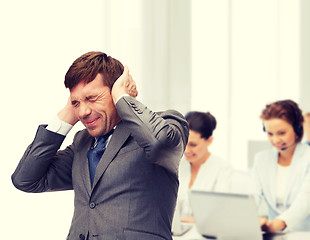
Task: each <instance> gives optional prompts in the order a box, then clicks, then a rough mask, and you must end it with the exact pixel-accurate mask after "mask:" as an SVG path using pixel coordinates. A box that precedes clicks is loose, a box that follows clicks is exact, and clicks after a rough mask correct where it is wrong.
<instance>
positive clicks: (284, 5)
mask: <svg viewBox="0 0 310 240" xmlns="http://www.w3.org/2000/svg"><path fill="white" fill-rule="evenodd" d="M192 16H193V18H192V59H193V61H192V105H191V107H192V109H199V110H201V111H210V112H211V113H212V114H214V116H215V117H216V118H217V120H218V126H217V129H216V131H215V133H214V134H215V136H214V137H215V139H214V143H213V145H212V151H213V153H214V154H217V155H220V156H221V157H223V158H224V159H226V160H227V161H229V162H231V163H232V164H233V166H234V167H236V168H239V169H246V168H247V167H248V165H247V163H248V159H247V156H248V153H247V143H248V141H249V140H253V139H254V140H260V139H266V137H265V135H264V134H263V132H262V124H261V122H260V120H259V115H260V113H261V110H262V109H263V108H264V107H265V104H267V103H269V102H271V101H274V100H279V99H283V98H292V99H293V100H295V101H298V100H299V97H300V89H299V79H300V76H299V62H300V59H299V58H300V44H299V41H300V33H299V21H300V19H299V2H298V1H294V0H285V1H279V0H260V1H257V0H234V1H227V0H218V1H204V0H197V1H192Z"/></svg>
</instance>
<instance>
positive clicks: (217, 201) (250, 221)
mask: <svg viewBox="0 0 310 240" xmlns="http://www.w3.org/2000/svg"><path fill="white" fill-rule="evenodd" d="M189 200H190V203H191V207H192V210H193V214H194V218H195V225H196V228H197V231H198V232H199V233H200V234H201V235H202V236H203V237H205V238H207V239H218V240H262V239H263V234H262V231H261V229H260V225H259V220H258V213H257V209H256V204H255V199H254V197H253V196H251V195H243V194H232V193H217V192H206V191H194V190H192V191H190V192H189Z"/></svg>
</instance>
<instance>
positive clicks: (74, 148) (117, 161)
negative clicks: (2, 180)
mask: <svg viewBox="0 0 310 240" xmlns="http://www.w3.org/2000/svg"><path fill="white" fill-rule="evenodd" d="M65 86H66V87H67V88H69V90H70V98H69V100H68V103H67V104H66V106H65V107H64V108H63V109H62V110H61V111H60V112H59V113H58V115H57V118H56V119H55V121H53V122H51V123H50V124H48V125H47V126H46V125H45V126H44V125H42V126H39V128H38V130H37V133H36V136H35V138H34V141H33V142H32V143H31V144H30V146H29V147H28V148H27V149H26V151H25V153H24V155H23V157H22V159H21V160H20V162H19V164H18V166H17V168H16V170H15V172H14V173H13V175H12V181H13V184H14V185H15V186H16V187H17V188H18V189H20V190H22V191H26V192H45V191H59V190H68V189H73V190H74V192H75V199H74V206H75V207H74V215H73V219H72V224H71V228H70V231H69V234H68V237H67V239H68V240H73V239H74V240H77V239H80V240H84V239H89V240H102V239H105V240H112V239H113V240H115V239H119V240H140V239H143V240H163V239H172V237H171V221H172V217H173V213H174V208H175V203H176V197H177V191H178V165H179V161H180V159H181V157H182V154H183V151H184V149H185V146H186V143H187V139H188V125H187V123H186V121H185V120H184V118H183V116H182V115H181V114H180V113H178V112H177V111H173V110H169V111H165V112H161V113H155V112H153V111H151V110H150V109H148V108H147V107H146V106H145V105H143V104H142V103H141V102H139V101H138V100H137V99H136V96H137V94H138V92H137V89H136V84H135V82H134V81H133V79H132V77H131V75H130V74H129V71H128V68H127V67H125V68H124V67H123V65H122V64H121V63H120V62H119V61H118V60H116V59H114V58H112V57H110V56H107V55H106V54H105V53H102V52H89V53H86V54H84V55H82V56H81V57H79V58H78V59H76V60H75V61H74V62H73V64H72V65H71V66H70V68H69V70H68V72H67V73H66V76H65ZM78 121H81V122H82V123H83V125H84V126H85V127H86V129H84V130H82V131H79V132H77V133H76V135H75V137H74V140H73V143H72V144H71V145H70V146H68V147H67V148H66V149H64V150H59V148H60V146H61V144H62V142H63V140H64V139H65V136H66V134H67V133H68V132H69V130H70V129H71V128H72V126H73V125H74V124H76V123H77V122H78ZM101 139H104V141H101ZM101 142H103V143H102V145H100V144H101ZM95 149H97V150H98V149H99V150H102V152H103V151H104V149H105V151H104V153H103V155H101V154H102V153H98V154H99V155H98V156H97V158H98V159H97V160H96V157H93V156H95V155H96V154H97V150H96V153H95V155H93V152H94V150H95ZM96 161H97V162H96Z"/></svg>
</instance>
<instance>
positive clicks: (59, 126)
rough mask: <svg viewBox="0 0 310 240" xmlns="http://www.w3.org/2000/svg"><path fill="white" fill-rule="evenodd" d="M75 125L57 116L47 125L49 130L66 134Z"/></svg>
mask: <svg viewBox="0 0 310 240" xmlns="http://www.w3.org/2000/svg"><path fill="white" fill-rule="evenodd" d="M72 127H73V125H71V124H69V123H66V122H64V121H62V120H60V118H59V117H58V116H56V117H55V118H54V119H53V120H52V121H51V122H50V123H49V124H48V125H47V127H46V129H47V130H49V131H52V132H55V133H58V134H61V135H63V136H66V135H67V134H68V133H69V132H70V130H71V129H72Z"/></svg>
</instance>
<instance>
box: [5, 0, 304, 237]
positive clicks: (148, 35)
mask: <svg viewBox="0 0 310 240" xmlns="http://www.w3.org/2000/svg"><path fill="white" fill-rule="evenodd" d="M309 12H310V1H308V0H217V1H213V0H192V1H190V0H91V1H82V0H65V1H63V0H62V1H60V0H53V1H45V0H43V1H42V0H27V1H22V0H12V1H1V2H0V26H1V29H0V31H1V44H0V49H1V57H0V70H1V94H0V99H1V109H2V113H1V126H2V129H3V130H2V136H3V137H2V144H1V153H2V158H1V161H2V162H3V163H4V164H3V165H2V167H1V170H0V171H1V172H0V178H1V189H2V194H1V205H0V206H1V218H2V219H3V220H2V221H3V222H4V224H2V226H3V230H4V231H3V230H2V231H1V235H2V238H3V239H22V238H25V237H26V239H29V236H32V237H31V239H32V240H36V239H40V240H42V236H44V240H48V239H65V238H66V236H67V233H68V231H69V226H70V223H71V218H72V212H73V198H74V196H73V192H72V191H67V192H62V193H45V194H26V193H23V192H20V191H18V190H16V189H15V188H14V187H13V185H12V183H11V180H10V176H11V174H12V173H13V171H14V169H15V168H16V166H17V163H18V161H19V159H20V158H21V156H22V154H23V152H24V150H25V149H26V147H27V146H28V144H30V143H31V141H32V139H33V137H34V135H35V131H36V129H37V126H38V125H39V124H42V123H48V122H49V121H50V120H51V119H52V118H53V117H54V116H55V115H56V114H57V112H58V111H59V110H60V109H61V108H62V107H63V106H64V104H65V103H66V101H67V98H68V96H69V93H68V90H66V89H65V88H64V85H63V80H64V75H65V73H66V71H67V69H68V68H69V66H70V65H71V63H72V62H73V61H74V60H75V59H76V58H77V57H79V56H80V55H82V54H83V53H85V52H88V51H93V50H99V51H103V52H105V53H107V54H108V55H111V56H112V57H114V58H117V59H119V60H120V61H121V62H122V63H123V64H125V65H128V66H129V69H130V72H131V74H132V75H133V77H134V79H135V80H136V82H137V85H138V90H139V96H138V99H139V100H140V101H142V102H143V103H145V104H146V105H147V106H148V107H150V108H151V109H152V110H155V111H161V110H165V109H170V108H173V109H176V110H179V111H180V112H181V113H183V114H185V113H186V112H188V111H192V110H198V111H210V112H211V113H212V114H213V115H214V116H215V117H216V119H217V122H218V124H217V129H216V130H215V132H214V142H213V144H212V146H211V151H212V152H213V153H214V154H216V155H218V156H220V157H222V158H223V159H225V160H227V161H228V162H230V163H231V164H232V165H233V166H234V167H235V168H237V169H241V170H247V169H250V168H251V166H252V165H251V164H252V161H253V159H252V158H253V154H254V153H255V152H257V151H259V150H260V148H262V147H266V146H267V145H268V143H267V142H266V140H267V139H266V136H265V134H264V133H263V131H262V123H261V121H260V119H259V115H260V113H261V110H262V109H263V108H264V106H265V105H266V104H268V103H270V102H272V101H275V100H280V99H292V100H294V101H296V102H298V103H299V104H300V107H301V108H302V110H303V111H304V112H306V111H310V96H309V94H308V92H309V90H310V81H309V78H310V68H309V62H310V45H309V44H308V43H309V42H310V27H309V23H310V14H309ZM80 128H82V126H81V125H79V124H78V125H77V126H75V127H74V130H72V131H71V132H70V134H69V136H68V137H67V139H66V141H65V143H64V146H65V145H68V144H70V142H71V140H72V137H73V135H74V133H75V132H76V130H78V129H80Z"/></svg>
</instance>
